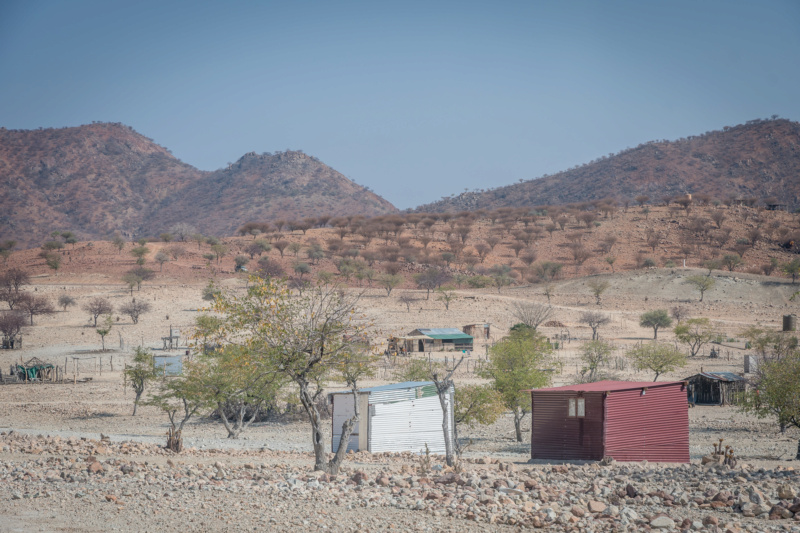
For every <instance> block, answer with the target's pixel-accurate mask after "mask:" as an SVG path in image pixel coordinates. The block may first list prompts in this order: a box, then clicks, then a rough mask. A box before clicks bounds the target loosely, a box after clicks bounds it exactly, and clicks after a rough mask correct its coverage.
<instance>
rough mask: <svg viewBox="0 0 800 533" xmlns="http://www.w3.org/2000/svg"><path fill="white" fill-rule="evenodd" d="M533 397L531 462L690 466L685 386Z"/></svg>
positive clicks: (544, 392)
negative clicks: (610, 459)
mask: <svg viewBox="0 0 800 533" xmlns="http://www.w3.org/2000/svg"><path fill="white" fill-rule="evenodd" d="M530 393H531V413H532V424H533V428H532V431H531V458H533V459H561V460H570V459H587V460H600V459H602V458H603V457H607V456H609V457H613V458H614V459H615V460H617V461H641V460H643V459H647V460H648V461H661V462H668V463H688V462H689V411H688V408H689V405H688V402H687V401H686V383H685V382H683V381H673V382H661V383H658V382H655V383H654V382H649V381H644V382H633V381H598V382H597V383H586V384H583V385H567V386H564V387H553V388H549V389H533V390H531V391H530Z"/></svg>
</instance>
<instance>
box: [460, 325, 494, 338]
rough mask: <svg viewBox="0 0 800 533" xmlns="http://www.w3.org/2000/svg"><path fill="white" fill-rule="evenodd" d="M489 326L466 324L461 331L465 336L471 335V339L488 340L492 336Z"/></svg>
mask: <svg viewBox="0 0 800 533" xmlns="http://www.w3.org/2000/svg"><path fill="white" fill-rule="evenodd" d="M491 326H492V325H491V324H488V323H481V324H467V325H466V326H464V327H463V328H461V330H462V331H463V332H464V333H466V334H467V335H471V336H472V337H473V338H480V339H485V340H489V337H490V336H491V334H492V332H491Z"/></svg>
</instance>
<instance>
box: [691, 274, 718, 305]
mask: <svg viewBox="0 0 800 533" xmlns="http://www.w3.org/2000/svg"><path fill="white" fill-rule="evenodd" d="M686 283H688V284H689V285H691V286H692V287H694V288H695V289H697V291H698V292H699V293H700V301H701V302H702V301H703V296H704V295H705V293H706V291H710V290H711V289H713V288H714V285H715V284H716V281H715V280H714V278H712V277H711V276H689V277H687V278H686Z"/></svg>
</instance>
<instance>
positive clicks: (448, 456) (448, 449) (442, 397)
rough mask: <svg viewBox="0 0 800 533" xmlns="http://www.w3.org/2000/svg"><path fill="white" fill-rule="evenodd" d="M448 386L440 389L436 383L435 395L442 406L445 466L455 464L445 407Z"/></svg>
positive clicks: (448, 417) (448, 418)
mask: <svg viewBox="0 0 800 533" xmlns="http://www.w3.org/2000/svg"><path fill="white" fill-rule="evenodd" d="M449 389H450V387H447V386H445V387H444V389H443V390H442V389H441V387H440V384H439V383H436V391H437V393H438V394H437V395H438V396H439V403H440V404H441V406H442V431H443V432H444V459H445V463H447V466H453V465H454V464H455V458H454V454H453V443H452V441H451V439H450V431H449V428H450V416H449V412H448V409H447V391H448V390H449Z"/></svg>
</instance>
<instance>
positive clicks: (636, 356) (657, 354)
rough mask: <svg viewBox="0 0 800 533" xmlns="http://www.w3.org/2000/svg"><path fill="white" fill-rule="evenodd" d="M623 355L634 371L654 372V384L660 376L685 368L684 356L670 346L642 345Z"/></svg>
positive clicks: (653, 343)
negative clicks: (631, 364)
mask: <svg viewBox="0 0 800 533" xmlns="http://www.w3.org/2000/svg"><path fill="white" fill-rule="evenodd" d="M625 355H627V357H628V358H629V359H630V360H631V362H632V363H633V367H634V368H635V369H636V370H639V371H643V370H650V371H652V372H655V374H656V375H655V378H653V381H654V382H655V381H658V376H660V375H661V374H665V373H667V372H672V371H673V370H677V369H678V368H683V367H684V366H686V354H684V353H683V352H681V351H680V350H677V349H675V347H674V346H672V345H670V344H660V343H657V342H652V343H643V344H641V345H639V346H637V347H635V348H632V349H630V350H628V352H627V353H626V354H625Z"/></svg>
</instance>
